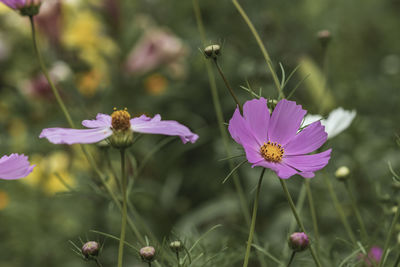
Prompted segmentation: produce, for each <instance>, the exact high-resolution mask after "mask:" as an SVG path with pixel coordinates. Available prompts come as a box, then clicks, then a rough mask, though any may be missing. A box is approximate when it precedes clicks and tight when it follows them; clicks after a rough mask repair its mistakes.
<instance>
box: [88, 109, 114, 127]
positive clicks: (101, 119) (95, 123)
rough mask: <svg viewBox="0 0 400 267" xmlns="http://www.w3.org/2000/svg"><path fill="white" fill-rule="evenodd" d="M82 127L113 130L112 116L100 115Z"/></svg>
mask: <svg viewBox="0 0 400 267" xmlns="http://www.w3.org/2000/svg"><path fill="white" fill-rule="evenodd" d="M82 125H83V126H85V127H87V128H106V127H108V128H111V116H110V115H107V114H102V113H99V114H97V116H96V119H95V120H84V121H82Z"/></svg>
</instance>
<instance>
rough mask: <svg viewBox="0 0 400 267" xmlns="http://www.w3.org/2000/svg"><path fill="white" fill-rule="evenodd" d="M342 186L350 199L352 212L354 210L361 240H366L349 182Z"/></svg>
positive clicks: (366, 236) (364, 229)
mask: <svg viewBox="0 0 400 267" xmlns="http://www.w3.org/2000/svg"><path fill="white" fill-rule="evenodd" d="M344 185H345V187H346V190H347V193H348V194H349V197H350V200H351V205H352V206H353V210H354V213H355V215H356V218H357V221H358V224H359V225H360V229H361V235H362V237H363V239H364V240H366V239H367V238H368V234H367V230H366V228H365V225H364V221H363V219H362V217H361V214H360V211H359V209H358V206H357V201H356V198H355V197H354V194H353V191H352V190H351V188H350V184H349V181H348V180H346V181H345V182H344Z"/></svg>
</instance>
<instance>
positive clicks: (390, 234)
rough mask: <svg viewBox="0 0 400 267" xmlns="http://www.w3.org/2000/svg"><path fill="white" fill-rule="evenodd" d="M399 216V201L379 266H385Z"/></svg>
mask: <svg viewBox="0 0 400 267" xmlns="http://www.w3.org/2000/svg"><path fill="white" fill-rule="evenodd" d="M399 216H400V205H399V203H397V211H396V213H395V214H394V216H393V220H392V224H391V225H390V228H389V232H388V234H387V236H386V241H385V245H384V247H383V253H382V257H381V259H382V260H381V261H380V262H379V267H382V266H384V261H385V260H386V256H387V255H386V254H387V252H388V249H389V244H390V239H391V238H392V237H393V232H394V230H395V228H396V223H397V221H398V219H399Z"/></svg>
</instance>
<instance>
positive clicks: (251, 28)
mask: <svg viewBox="0 0 400 267" xmlns="http://www.w3.org/2000/svg"><path fill="white" fill-rule="evenodd" d="M232 3H233V4H234V5H235V7H236V9H237V11H238V12H239V13H240V15H241V16H242V17H243V19H244V21H245V22H246V24H247V26H248V27H249V28H250V31H251V33H252V34H253V36H254V38H255V39H256V41H257V44H258V46H259V47H260V49H261V52H262V54H263V55H264V58H265V61H266V62H267V65H268V68H269V70H270V72H271V75H272V79H273V80H274V84H275V86H276V89H277V90H278V93H279V98H280V99H283V98H285V95H284V93H283V91H282V88H281V85H280V83H279V79H278V75H277V74H276V72H275V69H274V67H273V66H272V61H271V58H270V56H269V53H268V51H267V49H266V48H265V45H264V44H263V42H262V41H261V38H260V35H259V34H258V32H257V30H256V28H255V27H254V25H253V23H252V22H251V20H250V19H249V16H247V14H246V12H245V11H244V9H243V8H242V7H241V5H240V4H239V3H238V1H237V0H232Z"/></svg>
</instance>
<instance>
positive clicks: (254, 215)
mask: <svg viewBox="0 0 400 267" xmlns="http://www.w3.org/2000/svg"><path fill="white" fill-rule="evenodd" d="M264 173H265V168H263V169H262V171H261V175H260V178H259V179H258V184H257V191H256V196H255V198H254V205H253V215H252V216H251V225H250V232H249V238H248V240H247V247H246V254H245V255H244V262H243V267H247V265H248V264H249V258H250V249H251V244H252V242H253V236H254V229H255V227H256V218H257V209H258V200H259V196H260V190H261V184H262V180H263V177H264Z"/></svg>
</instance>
